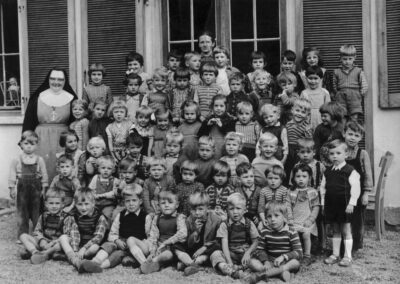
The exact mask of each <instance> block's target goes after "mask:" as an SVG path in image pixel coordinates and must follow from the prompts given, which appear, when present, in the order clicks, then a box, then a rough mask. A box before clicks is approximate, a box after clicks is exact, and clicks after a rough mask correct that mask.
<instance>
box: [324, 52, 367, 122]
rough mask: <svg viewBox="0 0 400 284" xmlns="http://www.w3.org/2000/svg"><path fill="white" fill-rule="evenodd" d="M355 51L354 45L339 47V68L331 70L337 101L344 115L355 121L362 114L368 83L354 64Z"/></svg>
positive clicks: (361, 71)
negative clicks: (363, 98) (363, 99)
mask: <svg viewBox="0 0 400 284" xmlns="http://www.w3.org/2000/svg"><path fill="white" fill-rule="evenodd" d="M356 55H357V51H356V48H355V47H354V45H349V44H345V45H342V46H341V47H340V61H341V65H340V67H339V68H337V69H335V70H333V78H332V87H333V93H334V96H335V101H337V102H338V103H339V104H340V105H341V106H342V107H343V108H344V109H345V110H346V115H348V116H349V117H351V119H352V120H354V121H357V120H358V116H359V115H360V114H362V113H363V110H362V97H363V96H365V94H366V93H367V91H368V83H367V79H366V78H365V75H364V72H363V70H362V69H361V68H360V67H357V66H356V65H355V64H354V61H355V60H356Z"/></svg>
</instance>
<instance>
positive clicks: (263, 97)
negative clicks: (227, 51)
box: [252, 70, 275, 112]
mask: <svg viewBox="0 0 400 284" xmlns="http://www.w3.org/2000/svg"><path fill="white" fill-rule="evenodd" d="M252 84H253V85H254V88H253V89H254V90H253V95H255V96H256V97H257V99H258V101H259V104H258V105H259V108H260V107H262V106H263V105H264V104H272V103H273V101H274V96H273V94H272V90H273V89H274V88H275V87H274V80H273V78H272V76H271V74H269V73H268V72H267V71H265V70H256V71H254V73H253V81H252ZM255 111H257V112H258V109H257V110H255Z"/></svg>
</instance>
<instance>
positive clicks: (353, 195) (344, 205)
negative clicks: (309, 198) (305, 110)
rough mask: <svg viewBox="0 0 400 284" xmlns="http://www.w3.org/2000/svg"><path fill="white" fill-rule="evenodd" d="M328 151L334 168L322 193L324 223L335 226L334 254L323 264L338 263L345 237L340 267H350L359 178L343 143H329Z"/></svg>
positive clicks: (323, 183)
mask: <svg viewBox="0 0 400 284" xmlns="http://www.w3.org/2000/svg"><path fill="white" fill-rule="evenodd" d="M328 149H329V158H330V160H331V162H332V164H333V166H332V167H328V168H327V169H326V171H325V173H324V177H323V178H322V182H321V189H320V190H321V205H322V210H323V212H324V215H325V222H326V223H327V224H332V226H333V238H332V248H333V252H332V255H331V256H329V257H328V258H326V259H325V260H324V262H325V263H326V264H334V263H337V262H339V252H340V243H341V241H342V237H343V242H344V251H345V252H344V257H343V258H342V260H340V262H339V265H340V266H345V267H347V266H349V265H351V262H352V258H351V250H352V247H353V238H352V233H351V219H352V215H353V212H354V207H355V206H357V199H358V198H359V196H360V175H359V174H358V173H357V171H356V170H354V168H353V167H352V166H351V165H349V164H347V163H346V156H347V145H346V143H345V142H344V141H341V140H339V139H336V140H333V141H332V142H330V143H329V144H328Z"/></svg>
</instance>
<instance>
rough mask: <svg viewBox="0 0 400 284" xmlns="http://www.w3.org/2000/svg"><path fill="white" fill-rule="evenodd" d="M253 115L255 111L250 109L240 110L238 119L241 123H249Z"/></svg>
mask: <svg viewBox="0 0 400 284" xmlns="http://www.w3.org/2000/svg"><path fill="white" fill-rule="evenodd" d="M252 117H253V111H252V110H249V109H242V110H240V111H239V112H238V119H239V121H240V123H241V124H243V125H247V124H248V123H249V122H250V121H251V118H252Z"/></svg>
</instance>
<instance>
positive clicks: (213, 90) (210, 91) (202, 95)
mask: <svg viewBox="0 0 400 284" xmlns="http://www.w3.org/2000/svg"><path fill="white" fill-rule="evenodd" d="M221 93H222V89H221V87H220V86H217V85H216V84H212V85H210V86H202V85H199V86H197V88H196V94H195V97H197V98H198V100H199V106H200V113H201V116H202V117H204V118H206V117H207V116H208V114H209V112H210V105H211V101H212V99H213V97H215V96H216V95H217V94H221Z"/></svg>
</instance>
